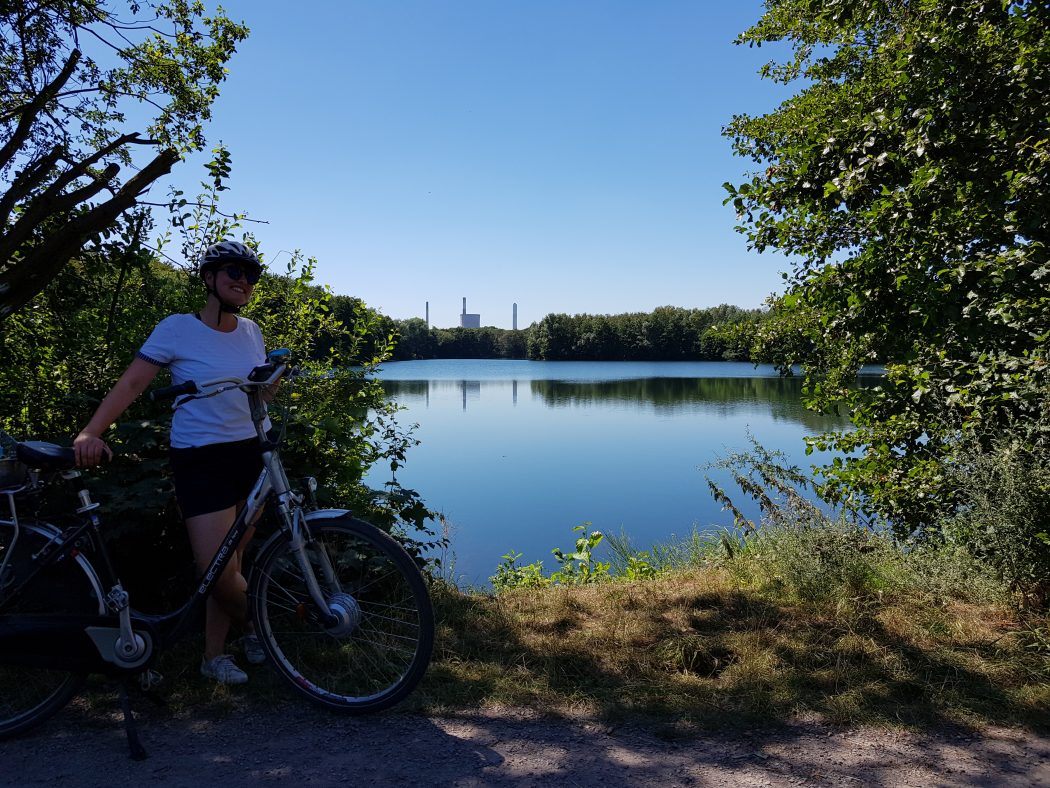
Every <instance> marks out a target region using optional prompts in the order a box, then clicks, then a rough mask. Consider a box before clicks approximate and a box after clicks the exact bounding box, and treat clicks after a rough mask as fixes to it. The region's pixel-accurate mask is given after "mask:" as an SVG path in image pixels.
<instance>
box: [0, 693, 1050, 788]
mask: <svg viewBox="0 0 1050 788" xmlns="http://www.w3.org/2000/svg"><path fill="white" fill-rule="evenodd" d="M140 717H141V735H142V740H143V743H144V744H145V746H146V749H147V750H148V751H149V758H148V759H147V760H145V761H132V760H131V759H130V758H129V757H128V750H127V746H126V740H125V738H124V733H123V729H122V727H121V725H120V722H119V718H116V717H114V718H112V719H98V718H97V717H94V718H87V717H86V716H85V715H84V714H83V713H82V712H79V711H78V710H77V709H76V708H71V709H67V710H65V711H63V712H62V713H61V714H60V715H59V716H58V717H56V718H55V719H54V720H52V721H51V722H49V723H48V724H46V725H45V726H44V727H42V728H40V729H38V730H37V731H35V732H33V733H30V734H28V735H27V736H25V737H23V738H20V739H16V740H14V741H8V742H3V743H0V753H2V754H3V756H4V757H3V760H2V764H3V766H2V767H0V784H3V785H12V786H15V785H17V786H40V785H46V786H95V785H98V786H114V787H116V786H154V785H165V786H200V785H208V784H215V785H222V786H246V785H260V784H262V785H296V786H299V785H307V786H314V785H350V786H356V785H394V784H396V785H425V786H432V785H434V786H446V785H447V786H487V785H516V786H517V785H521V786H540V785H544V786H545V785H559V786H606V787H607V786H611V785H647V784H653V785H661V786H675V785H691V786H705V785H711V786H779V785H829V786H839V785H842V786H861V785H863V786H868V785H885V786H895V788H904V787H905V786H922V787H923V788H925V787H926V786H955V785H986V786H1031V785H1045V786H1050V739H1048V738H1047V737H1044V736H1039V735H1034V734H1032V733H1028V732H1024V731H1018V730H1008V729H988V730H984V731H982V732H980V733H974V732H970V731H966V732H963V731H942V732H937V733H914V732H901V731H885V730H872V729H856V730H843V729H837V728H832V727H829V726H826V725H823V724H821V723H817V722H797V723H794V724H792V725H789V726H786V727H780V728H777V729H774V730H771V731H751V732H740V731H737V732H733V733H723V734H715V735H711V734H705V735H702V736H691V737H689V738H683V739H677V740H667V738H661V737H659V736H657V735H656V734H655V732H654V731H653V730H651V729H646V728H645V727H641V726H636V725H624V726H620V727H614V726H609V725H605V724H601V723H596V722H593V721H587V720H564V719H550V718H540V717H537V716H536V715H533V714H529V713H525V712H519V711H514V710H505V711H502V712H498V713H495V712H494V713H485V714H470V715H457V716H450V717H425V716H414V715H411V714H398V713H388V714H383V715H378V716H374V717H366V718H350V717H340V716H333V715H332V714H329V713H327V712H324V711H322V710H314V709H312V708H308V707H303V706H300V705H294V706H290V707H287V708H284V707H282V708H281V709H280V710H273V709H265V708H257V709H238V710H236V711H233V712H231V713H230V714H228V715H227V716H224V717H222V718H212V719H201V718H199V717H192V718H189V717H187V718H183V717H178V716H174V715H172V714H169V713H167V712H165V711H162V710H156V711H150V710H148V709H143V710H141V713H140Z"/></svg>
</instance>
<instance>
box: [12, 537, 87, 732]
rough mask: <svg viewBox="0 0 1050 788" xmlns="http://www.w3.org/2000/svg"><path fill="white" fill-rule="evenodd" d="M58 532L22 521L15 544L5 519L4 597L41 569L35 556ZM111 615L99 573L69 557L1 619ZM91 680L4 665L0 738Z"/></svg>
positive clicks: (31, 723)
mask: <svg viewBox="0 0 1050 788" xmlns="http://www.w3.org/2000/svg"><path fill="white" fill-rule="evenodd" d="M57 532H58V530H57V529H56V528H54V527H53V526H50V525H45V524H42V523H39V524H38V523H22V524H21V525H20V527H19V529H18V539H17V540H15V538H14V537H15V528H14V524H13V523H12V522H11V521H10V520H0V567H2V575H0V599H4V596H5V594H6V593H7V592H9V591H10V589H12V588H14V587H15V586H16V585H17V584H18V583H19V582H20V580H21V579H22V578H24V577H26V576H27V573H28V572H29V571H30V570H32V569H33V568H35V566H36V564H35V562H34V561H33V560H32V555H33V554H34V553H36V552H37V551H38V550H40V548H41V547H43V545H45V544H47V542H48V541H49V540H50V539H51V538H52V537H54V536H55V534H56V533H57ZM30 613H32V614H40V613H55V614H87V615H92V614H95V615H101V614H103V613H105V603H104V602H103V594H102V589H101V587H100V585H99V582H98V578H97V576H96V575H95V571H94V569H93V568H92V567H91V565H90V564H89V563H88V562H87V559H85V558H84V557H83V556H82V555H77V556H75V557H73V556H67V557H65V558H63V559H62V560H60V561H58V562H57V563H54V564H52V565H51V566H49V567H48V568H47V569H45V570H43V571H42V572H40V573H39V574H38V575H37V576H36V578H35V579H33V580H32V582H31V583H30V584H29V585H27V586H26V587H25V589H24V591H23V593H22V594H21V596H20V597H19V599H18V600H17V601H14V602H8V603H7V604H5V605H3V609H2V613H0V616H18V615H20V614H21V615H26V614H30ZM84 679H85V676H84V675H83V674H81V673H76V672H72V671H68V670H56V669H50V668H36V667H32V666H29V665H4V664H0V739H6V738H9V737H11V736H15V735H17V734H19V733H24V732H25V731H27V730H29V729H30V728H33V727H35V726H37V725H39V724H40V723H42V722H44V721H45V720H47V719H48V718H49V717H51V716H52V715H53V714H55V713H56V712H57V711H59V710H60V709H61V708H63V707H64V706H65V705H66V704H67V703H68V702H69V701H70V699H71V698H72V697H73V696H74V695H75V694H76V693H77V691H78V690H79V689H80V687H81V686H82V685H83V683H84Z"/></svg>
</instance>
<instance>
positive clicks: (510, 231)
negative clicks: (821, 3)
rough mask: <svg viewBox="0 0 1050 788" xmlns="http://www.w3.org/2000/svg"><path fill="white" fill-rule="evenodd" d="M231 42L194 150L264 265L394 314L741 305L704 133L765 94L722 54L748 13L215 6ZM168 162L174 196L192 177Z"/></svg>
mask: <svg viewBox="0 0 1050 788" xmlns="http://www.w3.org/2000/svg"><path fill="white" fill-rule="evenodd" d="M224 7H225V8H226V9H227V12H228V14H229V15H230V16H231V17H233V18H235V19H238V20H243V21H244V22H246V23H247V24H248V26H249V27H250V28H251V29H252V34H251V37H250V38H249V39H248V40H247V41H245V42H244V43H243V44H242V45H241V47H240V51H239V52H238V53H237V55H236V56H235V57H234V59H233V60H232V61H231V63H230V72H231V73H230V77H229V79H228V81H227V82H226V83H225V85H224V86H223V89H222V96H221V97H220V99H219V100H218V102H217V104H216V106H215V108H214V119H213V121H212V122H211V124H210V125H209V127H208V134H209V139H210V140H214V141H218V140H222V141H223V142H225V143H226V144H227V145H228V146H229V147H230V149H231V151H232V154H233V167H234V170H233V179H232V183H231V186H232V188H231V190H230V191H229V192H228V193H227V194H228V199H227V201H226V203H225V205H224V207H225V208H226V209H227V210H239V211H247V212H248V213H249V214H250V215H251V216H252V217H253V218H257V219H265V220H266V221H268V222H269V224H267V225H258V226H253V230H254V231H255V233H256V235H257V237H258V238H259V241H260V246H261V248H262V250H263V251H264V252H265V253H266V254H267V256H268V257H269V259H270V260H271V261H272V262H273V263H274V266H275V267H281V265H282V263H284V262H287V257H286V256H284V255H283V254H282V255H279V253H280V251H281V250H292V249H301V250H302V251H303V252H304V253H305V254H306V255H308V256H315V257H317V259H318V279H319V281H320V282H321V283H327V284H330V285H331V286H332V288H333V290H334V291H335V292H337V293H344V294H348V295H356V296H359V297H361V298H363V299H364V300H365V301H367V302H368V303H369V304H370V305H371V306H373V307H376V308H378V309H379V310H381V311H382V312H384V313H385V314H387V315H390V316H391V317H395V318H406V317H412V316H419V317H422V316H423V314H424V305H425V302H427V301H429V302H430V318H431V323H432V324H433V325H437V326H452V325H456V324H458V315H459V312H460V311H461V301H462V298H463V297H464V296H466V297H467V299H468V301H467V305H468V311H470V312H480V313H481V318H482V324H483V325H495V326H500V327H506V328H509V327H510V322H511V304H512V303H513V302H517V304H518V324H519V327H524V326H526V325H528V324H529V323H531V322H533V321H536V320H539V319H540V318H542V317H543V316H544V315H545V314H547V313H549V312H568V313H579V312H590V313H619V312H627V311H650V310H652V309H653V308H655V307H657V306H662V305H666V304H671V305H675V306H683V307H706V306H713V305H716V304H719V303H732V304H737V305H740V306H744V307H755V306H759V305H760V304H761V303H762V301H763V299H764V298H765V297H766V296H767V295H768V294H769V293H771V292H773V291H775V290H777V289H778V287H780V283H781V279H780V276H779V272H780V271H781V270H784V268H785V267H786V261H785V260H784V259H783V258H781V257H777V256H774V255H770V254H768V253H767V254H765V255H757V254H754V253H750V252H748V251H747V249H746V241H745V238H744V237H743V236H741V235H739V234H737V233H735V232H734V231H733V226H734V224H735V216H734V214H733V211H732V209H731V208H730V207H728V206H723V205H722V200H723V198H724V197H725V193H724V191H723V189H722V187H721V184H722V183H723V182H724V181H727V180H740V179H741V178H742V177H743V175H744V173H745V172H746V171H747V169H748V163H747V162H745V161H743V160H739V159H734V158H733V156H732V155H731V150H730V145H729V141H728V140H727V139H725V138H723V137H722V136H721V133H720V132H721V128H722V126H723V125H724V124H726V123H727V122H728V121H729V120H730V118H731V117H732V115H733V114H734V113H736V112H744V111H747V112H761V111H764V110H767V109H771V108H772V107H773V106H774V105H775V103H776V102H777V101H778V100H780V99H781V98H783V97H784V96H785V95H786V94H785V92H784V90H783V88H780V87H778V86H776V85H771V84H769V83H768V82H764V81H761V80H759V78H758V76H757V74H756V70H757V68H758V67H759V66H760V65H761V63H762V62H764V61H765V60H767V59H769V58H770V57H771V56H772V52H770V51H769V50H767V49H762V50H751V49H748V48H745V47H737V46H734V45H733V44H732V41H733V39H734V37H735V36H736V34H737V33H739V32H741V31H742V30H744V29H745V28H746V27H748V26H749V25H750V24H751V23H753V22H754V21H755V20H757V19H758V17H759V15H760V13H761V10H762V3H761V2H759V0H724V1H723V2H709V1H708V0H692V2H685V1H684V0H652V2H644V3H643V2H637V0H530V1H529V2H525V0H499V2H492V0H441V1H440V2H438V1H437V0H392V1H390V2H388V1H387V0H368V1H367V2H362V1H361V0H341V1H340V2H335V1H334V0H333V1H331V2H317V1H315V2H300V3H294V4H290V3H287V2H277V1H276V0H228V1H227V2H226V3H224ZM203 174H204V173H203V170H201V169H199V168H196V167H193V168H191V166H190V165H182V166H181V169H180V170H179V171H178V172H177V173H176V176H177V180H178V181H180V182H181V184H182V185H184V186H185V185H187V184H190V189H189V191H190V192H191V193H193V192H194V191H195V190H194V189H193V186H192V185H193V184H195V183H196V182H197V181H198V180H200V179H201V177H203Z"/></svg>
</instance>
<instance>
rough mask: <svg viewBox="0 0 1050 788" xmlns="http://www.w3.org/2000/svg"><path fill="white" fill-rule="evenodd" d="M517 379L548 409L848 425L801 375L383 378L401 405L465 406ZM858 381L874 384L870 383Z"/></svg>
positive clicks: (502, 392) (504, 395)
mask: <svg viewBox="0 0 1050 788" xmlns="http://www.w3.org/2000/svg"><path fill="white" fill-rule="evenodd" d="M519 383H521V384H527V386H528V392H529V394H530V395H531V397H532V398H533V399H534V400H536V401H538V402H540V403H541V404H543V405H544V406H546V407H548V408H569V407H589V406H603V405H616V404H621V405H629V406H643V407H648V408H652V409H653V410H655V411H656V412H657V413H658V414H661V415H666V416H673V415H675V414H677V413H681V412H688V411H693V410H696V409H697V408H698V407H699V408H702V409H704V410H709V411H713V412H715V413H718V412H728V411H739V410H740V409H741V408H744V409H754V408H756V407H762V408H763V409H765V408H768V409H769V415H770V416H771V417H772V418H773V419H776V420H787V421H791V422H794V423H797V424H800V425H802V426H804V427H806V428H807V429H810V430H825V429H828V428H831V427H840V426H845V425H846V424H848V423H849V420H848V419H847V418H845V417H842V416H827V415H820V414H816V413H813V412H812V411H809V410H806V408H804V407H803V406H802V401H801V397H802V381H801V379H800V378H797V377H791V378H783V377H779V378H774V377H753V378H631V379H625V380H594V381H592V380H582V381H581V380H535V379H532V380H523V381H519V380H510V381H495V380H385V381H383V388H384V389H385V390H386V392H387V394H388V395H389V396H391V397H394V398H396V399H397V400H398V401H399V402H401V403H402V404H406V405H407V404H412V405H422V406H423V407H424V408H429V407H430V397H431V395H432V394H434V395H435V396H442V397H447V396H448V394H449V393H450V392H451V391H455V392H456V393H457V394H458V399H459V401H460V403H461V407H462V409H463V410H467V409H468V405H469V404H470V403H472V402H480V401H481V400H482V399H483V398H484V399H487V400H495V401H501V400H502V401H506V399H509V401H510V404H511V406H513V407H516V406H517V405H518V387H519ZM859 385H872V382H871V381H868V382H865V381H863V380H862V382H861V383H860V384H859Z"/></svg>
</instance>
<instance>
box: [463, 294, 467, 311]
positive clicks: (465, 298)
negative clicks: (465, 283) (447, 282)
mask: <svg viewBox="0 0 1050 788" xmlns="http://www.w3.org/2000/svg"><path fill="white" fill-rule="evenodd" d="M463 314H464V315H465V314H467V297H466V296H463Z"/></svg>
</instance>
